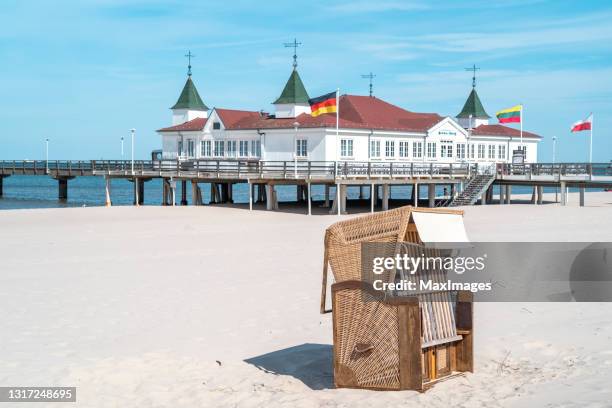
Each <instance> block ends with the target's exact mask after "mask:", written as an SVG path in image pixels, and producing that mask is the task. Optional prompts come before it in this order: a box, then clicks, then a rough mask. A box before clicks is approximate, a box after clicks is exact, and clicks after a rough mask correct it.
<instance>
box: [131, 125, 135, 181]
mask: <svg viewBox="0 0 612 408" xmlns="http://www.w3.org/2000/svg"><path fill="white" fill-rule="evenodd" d="M134 132H136V129H133V128H132V129H130V133H131V134H132V174H134Z"/></svg>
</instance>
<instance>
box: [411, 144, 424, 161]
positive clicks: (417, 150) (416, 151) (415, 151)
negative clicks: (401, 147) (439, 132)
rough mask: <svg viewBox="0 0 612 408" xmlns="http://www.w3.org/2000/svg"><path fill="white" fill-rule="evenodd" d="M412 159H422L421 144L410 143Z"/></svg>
mask: <svg viewBox="0 0 612 408" xmlns="http://www.w3.org/2000/svg"><path fill="white" fill-rule="evenodd" d="M412 157H415V158H419V157H423V143H421V142H412Z"/></svg>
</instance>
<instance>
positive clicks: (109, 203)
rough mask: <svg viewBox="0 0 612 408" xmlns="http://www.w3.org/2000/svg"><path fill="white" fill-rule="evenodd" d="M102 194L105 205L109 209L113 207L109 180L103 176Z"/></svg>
mask: <svg viewBox="0 0 612 408" xmlns="http://www.w3.org/2000/svg"><path fill="white" fill-rule="evenodd" d="M104 193H105V197H106V202H105V205H106V206H107V207H110V206H112V205H113V203H112V201H111V178H110V177H108V176H104Z"/></svg>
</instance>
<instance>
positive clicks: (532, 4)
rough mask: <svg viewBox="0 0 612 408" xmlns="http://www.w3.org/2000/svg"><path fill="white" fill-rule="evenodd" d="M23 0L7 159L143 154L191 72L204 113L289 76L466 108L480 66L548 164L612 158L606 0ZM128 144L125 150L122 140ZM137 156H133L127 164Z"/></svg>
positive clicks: (10, 87) (404, 100) (483, 93)
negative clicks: (369, 76) (539, 138)
mask: <svg viewBox="0 0 612 408" xmlns="http://www.w3.org/2000/svg"><path fill="white" fill-rule="evenodd" d="M492 3H494V2H491V1H485V0H471V1H464V2H463V1H447V2H445V1H436V2H426V1H391V0H378V1H361V0H357V1H350V2H349V1H346V2H332V1H330V0H327V1H317V0H310V1H308V2H304V3H301V4H299V5H298V3H297V2H289V1H278V2H276V1H269V2H264V3H262V2H246V1H239V0H238V1H237V0H234V1H231V2H219V1H174V0H168V1H157V0H146V1H145V0H91V1H62V0H58V1H53V2H49V1H25V0H3V2H2V8H3V10H2V13H1V15H0V55H1V60H2V66H1V67H0V73H1V75H0V138H1V139H0V158H1V159H25V158H29V159H34V158H44V139H45V138H47V137H48V138H49V139H50V140H51V142H50V146H51V147H50V158H51V159H100V158H107V159H111V158H120V139H121V136H122V135H124V136H126V137H127V136H128V135H129V132H128V129H130V128H132V127H133V128H136V129H137V138H136V140H137V141H136V156H137V157H139V158H148V157H149V153H150V151H151V150H153V149H157V148H159V146H160V140H159V137H158V136H157V134H156V133H155V129H158V128H160V127H164V126H167V125H168V124H169V123H170V119H171V116H170V110H169V109H168V108H169V107H170V106H171V105H172V104H173V103H174V102H175V101H176V99H177V97H178V95H179V93H180V90H181V88H182V86H183V83H184V81H185V78H186V65H187V63H186V59H185V58H184V57H183V55H184V54H185V53H186V52H187V50H191V51H192V52H193V53H194V54H195V55H196V58H195V59H194V60H193V75H194V76H193V78H194V80H195V83H196V85H197V87H198V90H199V92H200V94H201V96H202V98H203V99H204V102H205V103H206V104H207V105H208V106H210V107H215V106H217V107H225V108H236V109H252V110H259V109H265V110H268V111H269V110H270V109H271V108H272V106H271V104H270V103H271V102H272V101H274V99H275V98H276V97H278V95H279V94H280V92H281V90H282V88H283V86H284V84H285V81H286V80H287V78H288V76H289V74H290V71H291V55H292V50H291V49H286V48H284V47H283V43H284V42H289V41H291V40H292V39H293V38H294V37H297V39H298V40H299V41H300V42H302V43H303V45H302V47H300V49H299V51H298V53H299V71H300V75H301V77H302V79H303V81H304V83H305V85H306V88H307V90H308V92H309V94H310V95H311V96H317V95H319V94H323V93H326V92H330V91H333V90H334V89H335V88H337V87H339V88H340V89H341V92H343V93H351V94H367V87H368V84H367V80H365V79H362V78H361V74H366V73H368V72H370V71H372V72H374V73H375V74H376V75H377V77H376V78H375V95H376V96H378V97H380V98H382V99H385V100H387V101H389V102H391V103H394V104H397V105H399V106H402V107H404V108H406V109H409V110H413V111H424V112H438V113H440V114H443V115H455V114H457V113H458V112H459V111H460V110H461V107H462V105H463V102H464V101H465V98H466V97H467V95H468V93H469V90H470V86H471V74H470V73H469V72H466V71H464V68H465V67H468V66H471V65H472V64H473V63H475V64H477V65H478V66H480V67H481V71H480V72H479V73H478V92H479V94H480V97H481V100H482V101H483V103H484V105H485V109H486V110H487V111H488V113H489V114H490V115H494V113H495V112H496V111H497V110H499V109H502V108H507V107H510V106H512V105H514V104H517V103H523V104H524V106H525V129H526V130H531V131H534V132H536V133H539V134H541V135H543V136H544V140H543V142H542V143H541V148H540V152H539V153H540V154H539V156H540V161H549V160H550V159H551V157H552V148H551V146H552V142H551V137H552V136H553V135H555V136H557V137H558V143H557V152H558V154H557V157H558V160H564V161H584V160H586V158H587V146H588V145H587V133H582V134H574V135H571V134H570V133H569V126H570V125H571V124H572V122H574V121H576V120H579V119H582V118H584V117H586V116H587V115H588V113H589V112H591V111H593V112H594V114H595V123H594V129H595V132H594V134H595V138H594V149H593V150H594V160H595V161H609V160H610V159H612V131H611V129H612V45H611V44H612V4H611V3H610V2H609V1H582V2H576V1H564V0H560V1H538V0H508V1H503V2H495V3H496V4H494V5H492ZM126 147H127V145H126ZM127 155H129V149H126V156H127Z"/></svg>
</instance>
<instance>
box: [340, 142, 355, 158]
mask: <svg viewBox="0 0 612 408" xmlns="http://www.w3.org/2000/svg"><path fill="white" fill-rule="evenodd" d="M353 144H354V142H353V139H340V157H341V158H343V159H352V158H353V157H354V156H353V154H354V150H353V147H354V145H353Z"/></svg>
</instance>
